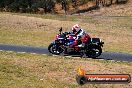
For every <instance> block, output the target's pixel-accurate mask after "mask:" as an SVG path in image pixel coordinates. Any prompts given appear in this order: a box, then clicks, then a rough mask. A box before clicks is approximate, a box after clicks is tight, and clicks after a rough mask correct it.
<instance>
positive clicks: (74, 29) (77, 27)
mask: <svg viewBox="0 0 132 88" xmlns="http://www.w3.org/2000/svg"><path fill="white" fill-rule="evenodd" d="M78 29H80V26H79V25H78V24H75V25H73V26H72V31H73V32H77V31H78Z"/></svg>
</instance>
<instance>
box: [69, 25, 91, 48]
mask: <svg viewBox="0 0 132 88" xmlns="http://www.w3.org/2000/svg"><path fill="white" fill-rule="evenodd" d="M72 33H73V34H74V35H75V37H76V38H75V41H74V42H72V43H70V47H73V46H77V45H79V44H81V45H82V41H81V38H82V37H83V39H84V42H85V40H87V39H88V38H89V36H88V35H87V34H86V32H85V31H84V30H83V29H81V28H80V26H79V25H78V24H75V25H73V27H72Z"/></svg>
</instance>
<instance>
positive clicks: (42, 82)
mask: <svg viewBox="0 0 132 88" xmlns="http://www.w3.org/2000/svg"><path fill="white" fill-rule="evenodd" d="M80 66H81V67H82V68H84V69H85V70H87V73H88V74H104V73H106V74H108V73H109V74H113V73H114V74H122V73H124V74H127V73H128V74H130V75H132V63H129V62H113V61H101V60H92V59H85V58H83V59H80V58H71V57H61V56H56V57H52V56H47V55H39V54H36V55H33V54H28V53H26V54H20V53H15V52H4V51H2V52H0V88H105V87H108V88H124V87H132V84H131V83H130V84H104V85H103V84H86V85H83V86H79V85H78V84H77V83H76V80H75V77H76V74H77V69H78V67H80Z"/></svg>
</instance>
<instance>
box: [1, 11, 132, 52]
mask: <svg viewBox="0 0 132 88" xmlns="http://www.w3.org/2000/svg"><path fill="white" fill-rule="evenodd" d="M23 15H24V14H23ZM33 16H36V15H33V14H31V17H30V15H29V14H28V16H21V15H13V14H7V13H6V14H5V13H1V14H0V43H4V44H17V45H28V46H44V47H45V46H48V45H49V44H50V42H52V40H53V39H54V37H55V36H56V34H57V33H58V29H59V28H60V27H63V28H64V31H69V30H70V29H71V27H72V25H73V24H75V23H78V24H80V26H81V27H82V28H84V29H85V30H86V31H87V32H88V33H89V34H90V35H91V36H92V37H100V38H101V39H102V40H103V41H104V42H105V46H104V50H105V51H115V52H125V53H132V47H131V42H132V30H131V29H132V26H131V25H132V18H131V17H126V18H122V17H119V18H118V17H117V18H116V17H94V18H90V17H85V16H66V18H65V19H63V20H60V18H62V17H59V16H56V17H55V16H52V17H51V18H49V19H43V16H41V17H40V18H38V17H33ZM38 16H40V15H38ZM45 17H46V16H44V18H45ZM72 17H73V18H74V19H75V20H74V21H68V20H69V18H72ZM53 19H56V20H53ZM66 20H67V21H66Z"/></svg>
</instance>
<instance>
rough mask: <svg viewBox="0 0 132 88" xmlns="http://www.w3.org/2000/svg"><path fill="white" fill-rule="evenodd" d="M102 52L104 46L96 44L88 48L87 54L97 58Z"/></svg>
mask: <svg viewBox="0 0 132 88" xmlns="http://www.w3.org/2000/svg"><path fill="white" fill-rule="evenodd" d="M101 53H102V48H101V47H100V46H97V45H94V46H92V47H90V48H89V49H88V50H86V55H87V56H88V57H89V58H96V57H99V56H100V55H101Z"/></svg>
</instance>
